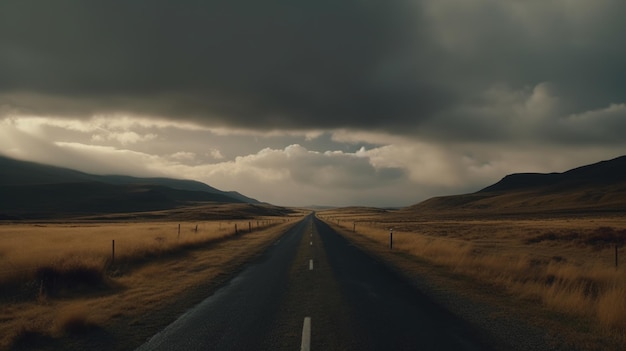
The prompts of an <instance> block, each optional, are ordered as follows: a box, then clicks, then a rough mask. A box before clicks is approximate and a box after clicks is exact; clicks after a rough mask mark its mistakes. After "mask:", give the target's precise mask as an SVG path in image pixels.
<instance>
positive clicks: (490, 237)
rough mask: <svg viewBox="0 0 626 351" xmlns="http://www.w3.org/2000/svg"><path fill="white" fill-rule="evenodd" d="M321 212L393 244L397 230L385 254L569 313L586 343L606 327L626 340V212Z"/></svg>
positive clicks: (365, 236)
mask: <svg viewBox="0 0 626 351" xmlns="http://www.w3.org/2000/svg"><path fill="white" fill-rule="evenodd" d="M318 216H319V217H321V218H323V219H325V220H327V221H328V222H329V223H332V224H334V225H336V226H338V227H340V228H342V229H343V232H344V234H346V235H348V236H350V237H352V238H353V240H356V241H359V240H361V241H363V240H367V241H370V242H374V243H377V244H378V245H379V246H380V247H385V248H388V247H389V241H390V231H391V229H392V230H393V250H385V251H386V252H384V255H393V254H408V255H411V256H413V257H416V258H419V259H420V260H423V261H426V262H429V264H432V265H434V266H438V267H442V268H444V269H446V270H448V271H450V272H452V273H454V274H456V275H458V276H462V277H467V278H469V280H471V281H475V282H480V284H482V285H486V286H489V289H490V290H491V291H493V292H494V293H495V292H499V293H501V294H506V295H507V296H512V297H513V298H512V299H511V300H510V301H512V302H515V301H526V302H530V303H531V304H534V305H538V306H540V307H541V308H542V309H543V310H545V311H548V312H550V311H552V312H554V313H555V314H559V315H563V316H565V317H566V318H565V319H564V320H566V322H565V324H567V325H568V326H565V329H567V328H569V327H572V325H577V327H575V328H574V329H572V330H570V332H571V335H570V336H573V337H574V338H577V339H578V340H576V343H577V344H578V345H583V344H587V346H589V348H591V349H593V348H594V342H593V341H589V342H587V341H585V340H584V338H585V335H587V336H590V338H595V337H597V336H598V335H599V334H598V333H601V335H605V336H609V337H610V338H612V339H613V340H617V342H618V343H620V342H621V343H622V345H626V338H625V337H624V335H626V250H625V249H624V248H623V245H624V242H625V241H626V218H625V217H618V216H612V217H608V216H605V217H601V216H594V217H572V218H567V217H560V218H532V217H526V218H508V219H506V218H503V219H499V218H496V217H492V218H481V219H470V218H469V217H467V218H464V219H451V218H449V217H448V218H426V217H421V218H420V217H418V216H416V215H410V214H408V213H407V212H401V211H397V212H394V211H380V210H373V209H364V208H348V209H338V210H328V211H320V212H318ZM353 230H354V233H353ZM616 247H617V253H618V267H616V265H615V262H616V261H615V252H616ZM619 260H621V262H620V261H619ZM518 306H519V308H525V307H521V306H528V305H527V304H519V305H518ZM509 307H510V308H512V309H513V310H515V308H516V305H515V303H512V304H511V306H509ZM568 316H569V317H568ZM570 317H571V318H570ZM574 320H578V321H582V324H576V322H574ZM583 324H584V325H585V327H581V325H583ZM576 328H579V329H576ZM581 328H582V329H585V328H587V329H585V331H584V332H582V333H581ZM565 329H563V330H565ZM585 333H586V334H585ZM591 335H594V336H593V337H591Z"/></svg>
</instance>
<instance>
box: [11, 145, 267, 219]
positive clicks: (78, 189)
mask: <svg viewBox="0 0 626 351" xmlns="http://www.w3.org/2000/svg"><path fill="white" fill-rule="evenodd" d="M207 202H213V203H249V204H259V201H257V200H255V199H252V198H249V197H247V196H244V195H242V194H240V193H238V192H234V191H221V190H218V189H215V188H213V187H211V186H208V185H206V184H204V183H201V182H197V181H193V180H181V179H170V178H137V177H130V176H123V175H104V176H103V175H94V174H88V173H84V172H79V171H76V170H72V169H68V168H61V167H54V166H49V165H43V164H39V163H34V162H25V161H19V160H15V159H11V158H7V157H3V156H0V219H2V218H5V219H6V218H40V217H51V216H54V215H67V214H93V213H118V212H140V211H154V210H164V209H171V208H176V207H180V206H185V205H189V204H193V203H207Z"/></svg>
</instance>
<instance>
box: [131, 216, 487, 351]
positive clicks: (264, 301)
mask: <svg viewBox="0 0 626 351" xmlns="http://www.w3.org/2000/svg"><path fill="white" fill-rule="evenodd" d="M478 335H479V334H478V333H476V332H475V330H473V329H472V328H471V327H470V326H469V325H468V324H467V323H465V322H464V321H462V320H459V319H458V318H456V317H455V316H453V315H451V314H450V313H448V312H447V311H445V310H443V309H442V308H439V307H438V306H437V305H436V304H434V303H432V302H431V301H429V300H428V298H426V297H425V296H423V295H422V294H420V293H419V292H418V291H416V290H415V289H413V288H412V287H411V286H410V285H408V284H407V283H406V282H405V281H403V280H402V279H401V278H399V277H398V276H397V275H395V274H394V273H393V272H391V271H390V270H389V269H387V268H386V267H385V266H384V265H381V264H379V263H378V262H377V261H376V260H374V259H372V258H371V257H369V256H368V255H366V254H365V253H363V252H362V251H360V250H359V249H357V248H356V247H354V246H352V245H351V244H350V243H349V242H348V241H347V240H346V239H344V238H343V237H341V236H340V235H338V234H337V233H336V232H335V231H334V230H332V228H330V227H329V226H328V225H326V224H325V223H323V222H321V221H319V220H318V219H316V218H314V217H313V216H308V217H306V218H305V219H304V220H303V221H301V222H299V223H298V224H296V225H295V226H294V227H292V228H291V229H290V230H289V231H287V232H286V233H285V234H284V235H283V236H282V237H281V238H280V240H278V241H277V242H276V243H274V245H273V246H272V247H271V248H270V249H268V250H267V251H266V252H265V253H264V254H263V255H262V257H261V258H260V259H259V260H258V261H256V262H255V263H253V264H251V265H250V266H248V267H247V268H246V269H245V270H244V271H243V272H241V273H240V274H239V275H238V276H237V277H235V278H234V279H233V280H231V281H230V282H229V283H228V284H226V285H225V286H224V287H222V288H221V289H219V290H218V291H217V292H216V293H215V294H213V295H212V296H210V297H209V298H207V299H206V300H205V301H203V302H202V303H200V304H199V305H197V306H196V307H194V308H193V309H192V310H190V311H188V312H187V313H185V314H184V315H182V316H181V317H180V318H179V319H178V320H176V321H175V322H174V323H172V324H171V325H169V326H168V327H167V328H165V329H164V330H163V331H161V332H160V333H158V334H157V335H155V336H154V337H152V338H151V339H150V340H149V341H148V342H147V343H146V344H144V345H142V346H141V347H140V348H139V349H138V350H141V351H144V350H298V349H301V350H307V349H309V348H310V349H311V350H489V349H490V347H489V346H488V344H487V343H485V342H483V340H481V339H480V338H479V337H478Z"/></svg>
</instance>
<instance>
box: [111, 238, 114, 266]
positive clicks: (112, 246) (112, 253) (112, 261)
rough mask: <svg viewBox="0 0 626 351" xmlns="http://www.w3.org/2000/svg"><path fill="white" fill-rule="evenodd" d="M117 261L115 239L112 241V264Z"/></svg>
mask: <svg viewBox="0 0 626 351" xmlns="http://www.w3.org/2000/svg"><path fill="white" fill-rule="evenodd" d="M114 263H115V240H113V241H111V265H113V264H114Z"/></svg>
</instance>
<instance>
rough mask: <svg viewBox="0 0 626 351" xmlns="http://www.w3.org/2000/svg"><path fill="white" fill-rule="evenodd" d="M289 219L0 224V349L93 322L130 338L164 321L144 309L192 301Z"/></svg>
mask: <svg viewBox="0 0 626 351" xmlns="http://www.w3.org/2000/svg"><path fill="white" fill-rule="evenodd" d="M298 218H300V214H294V215H293V216H291V217H289V218H287V217H283V218H275V217H274V218H259V219H258V226H259V227H257V219H252V220H240V221H213V222H210V221H204V222H183V223H181V230H180V236H179V235H178V223H177V222H145V223H97V224H84V223H82V224H81V223H74V224H12V225H0V239H1V240H0V267H2V268H1V271H0V288H1V289H2V293H1V294H0V304H2V309H1V310H0V349H4V348H7V347H9V346H10V345H12V344H14V343H18V344H19V343H22V342H26V341H28V340H33V339H42V338H43V339H44V341H45V340H47V339H46V338H49V339H50V340H53V339H54V340H58V339H59V338H63V337H65V336H67V335H72V334H77V333H78V334H80V333H82V332H86V331H89V330H94V329H98V328H103V329H107V331H108V332H111V333H114V334H115V333H117V334H119V335H117V334H115V335H116V337H119V338H121V340H117V341H116V342H119V343H122V344H124V343H128V345H127V346H131V347H132V343H133V342H137V340H144V339H145V337H147V336H149V335H150V333H154V332H156V331H157V330H158V328H159V327H162V326H163V323H167V321H166V320H163V316H162V315H161V316H159V317H158V318H157V317H154V318H153V319H152V320H147V321H144V320H142V318H144V317H142V316H143V315H144V314H145V313H147V312H150V313H154V311H159V310H160V309H165V308H166V307H167V306H170V305H172V303H173V301H178V300H180V299H185V298H188V299H189V301H187V302H186V303H187V304H189V303H191V304H193V303H195V302H198V301H197V300H198V299H201V298H202V296H206V295H205V294H207V293H208V290H207V289H208V288H210V287H212V286H214V285H215V284H217V283H219V281H223V279H225V277H226V276H228V275H229V274H231V273H232V272H233V270H236V269H237V267H239V266H241V265H242V264H243V263H245V262H246V261H247V260H249V259H250V258H251V257H253V256H254V255H255V254H257V253H259V252H260V251H261V250H262V248H263V247H265V246H266V245H268V244H269V243H271V242H272V241H273V240H275V238H277V237H278V236H279V235H280V234H281V233H283V232H284V230H285V229H286V227H287V226H290V225H292V223H293V222H294V220H295V219H298ZM235 225H237V229H238V231H239V235H235V234H234V233H235ZM196 226H197V230H196ZM249 228H251V229H252V232H249ZM112 240H115V262H114V263H113V264H112V263H111V255H112ZM42 271H43V272H48V273H49V272H50V271H54V272H56V273H55V275H53V277H54V282H50V283H49V284H50V285H49V286H48V285H47V284H48V283H46V282H45V281H42V280H45V279H46V277H49V276H50V275H48V276H45V275H42V274H43V273H42ZM220 279H221V280H220ZM59 281H62V282H59ZM173 282H175V283H174V284H173ZM198 287H203V288H204V289H202V290H201V291H198V289H199V288H198ZM42 290H43V291H42ZM192 295H193V296H192ZM187 307H190V306H187ZM177 313H180V311H178V310H177V311H172V314H173V315H172V316H167V317H171V318H173V317H174V316H175V315H176V314H177ZM129 321H130V322H129ZM133 321H136V322H133ZM127 323H131V324H132V323H141V324H142V326H143V327H142V328H139V330H135V331H133V332H129V331H128V329H129V327H128V325H125V324H127ZM150 325H151V326H152V329H150V328H148V327H146V326H150ZM154 329H157V330H154ZM125 333H126V334H128V335H126V334H125ZM144 334H145V335H144ZM124 338H126V339H124ZM142 338H143V339H142ZM114 346H115V347H116V348H118V349H119V348H120V345H119V344H115V345H114ZM135 346H136V345H135ZM121 348H122V349H123V348H124V347H121ZM127 348H128V347H127Z"/></svg>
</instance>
